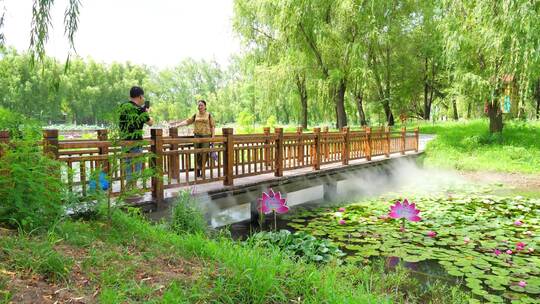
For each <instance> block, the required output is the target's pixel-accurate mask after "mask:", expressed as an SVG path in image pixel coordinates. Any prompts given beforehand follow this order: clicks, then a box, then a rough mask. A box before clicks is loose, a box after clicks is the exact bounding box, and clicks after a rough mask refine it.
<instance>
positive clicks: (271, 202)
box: [259, 189, 289, 214]
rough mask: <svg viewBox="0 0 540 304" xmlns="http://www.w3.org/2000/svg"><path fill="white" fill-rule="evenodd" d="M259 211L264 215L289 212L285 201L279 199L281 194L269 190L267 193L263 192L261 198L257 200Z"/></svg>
mask: <svg viewBox="0 0 540 304" xmlns="http://www.w3.org/2000/svg"><path fill="white" fill-rule="evenodd" d="M259 211H261V212H263V213H264V214H268V213H271V212H272V211H275V212H277V213H286V212H287V211H289V207H288V206H287V200H286V199H284V198H281V193H280V192H277V193H275V192H274V190H272V189H269V190H268V193H266V192H263V194H262V198H259Z"/></svg>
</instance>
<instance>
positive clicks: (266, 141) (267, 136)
mask: <svg viewBox="0 0 540 304" xmlns="http://www.w3.org/2000/svg"><path fill="white" fill-rule="evenodd" d="M263 132H264V165H265V168H266V170H268V168H270V167H271V157H270V151H271V149H270V147H269V145H270V127H264V128H263Z"/></svg>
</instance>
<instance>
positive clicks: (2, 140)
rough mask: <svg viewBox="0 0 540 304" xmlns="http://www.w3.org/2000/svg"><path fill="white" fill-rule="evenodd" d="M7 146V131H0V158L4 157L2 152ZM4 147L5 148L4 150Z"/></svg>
mask: <svg viewBox="0 0 540 304" xmlns="http://www.w3.org/2000/svg"><path fill="white" fill-rule="evenodd" d="M8 144H9V131H0V157H2V156H3V155H4V150H5V149H7V148H8V147H7V145H8ZM4 146H6V147H5V148H4Z"/></svg>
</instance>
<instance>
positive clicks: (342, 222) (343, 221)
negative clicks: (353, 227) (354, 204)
mask: <svg viewBox="0 0 540 304" xmlns="http://www.w3.org/2000/svg"><path fill="white" fill-rule="evenodd" d="M346 223H347V222H345V220H339V222H338V224H340V225H345V224H346Z"/></svg>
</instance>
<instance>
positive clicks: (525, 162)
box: [420, 120, 540, 174]
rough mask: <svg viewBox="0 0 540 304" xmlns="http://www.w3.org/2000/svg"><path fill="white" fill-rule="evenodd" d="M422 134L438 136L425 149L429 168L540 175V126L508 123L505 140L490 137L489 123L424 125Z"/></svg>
mask: <svg viewBox="0 0 540 304" xmlns="http://www.w3.org/2000/svg"><path fill="white" fill-rule="evenodd" d="M420 130H421V133H428V134H436V135H437V137H436V139H434V140H433V141H431V142H429V143H428V145H427V148H426V157H425V164H426V165H427V166H430V167H438V168H445V169H457V170H465V171H498V172H510V173H532V174H537V173H540V123H539V122H527V123H524V122H513V121H509V122H505V127H504V130H503V132H502V136H499V135H490V134H489V132H488V130H489V129H488V121H487V120H473V121H466V122H448V123H442V124H441V123H439V124H436V125H430V124H425V125H421V126H420Z"/></svg>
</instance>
